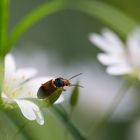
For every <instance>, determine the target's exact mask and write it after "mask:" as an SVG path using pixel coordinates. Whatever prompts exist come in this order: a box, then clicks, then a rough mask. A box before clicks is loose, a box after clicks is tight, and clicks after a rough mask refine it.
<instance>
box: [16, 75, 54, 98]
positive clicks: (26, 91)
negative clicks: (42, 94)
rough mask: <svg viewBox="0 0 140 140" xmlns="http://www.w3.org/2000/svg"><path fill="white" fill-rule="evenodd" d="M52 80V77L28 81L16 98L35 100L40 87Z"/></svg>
mask: <svg viewBox="0 0 140 140" xmlns="http://www.w3.org/2000/svg"><path fill="white" fill-rule="evenodd" d="M51 79H53V78H52V77H39V78H35V79H32V80H29V81H28V82H26V83H25V84H23V85H22V86H23V87H24V88H23V90H22V91H21V92H20V94H19V95H18V97H17V98H20V99H22V98H37V91H38V89H39V88H40V86H41V85H42V84H43V83H45V82H47V81H49V80H51Z"/></svg>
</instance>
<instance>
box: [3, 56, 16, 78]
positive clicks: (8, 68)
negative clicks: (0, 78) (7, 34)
mask: <svg viewBox="0 0 140 140" xmlns="http://www.w3.org/2000/svg"><path fill="white" fill-rule="evenodd" d="M15 70H16V64H15V60H14V58H13V56H12V55H11V54H7V55H6V56H5V79H7V78H9V77H10V76H11V75H12V74H13V73H14V72H15Z"/></svg>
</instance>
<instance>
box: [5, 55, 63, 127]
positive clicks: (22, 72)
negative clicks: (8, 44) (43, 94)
mask: <svg viewBox="0 0 140 140" xmlns="http://www.w3.org/2000/svg"><path fill="white" fill-rule="evenodd" d="M36 73H37V71H36V70H35V69H33V68H26V69H16V64H15V60H14V58H13V57H12V55H10V54H8V55H6V57H5V75H4V84H3V92H2V99H3V102H4V103H5V104H13V103H17V104H18V106H19V108H20V109H21V112H22V114H23V115H24V117H25V118H27V119H29V120H36V121H37V122H38V123H39V124H40V125H43V124H44V118H43V116H42V113H41V110H40V109H39V107H38V106H37V105H36V104H35V103H33V102H31V101H30V100H29V99H33V98H37V91H38V89H39V87H40V86H41V84H42V83H44V82H46V81H48V80H50V79H51V78H50V77H42V78H41V77H40V78H33V76H35V75H36ZM62 100H63V97H60V99H58V100H57V102H58V103H59V102H61V101H62Z"/></svg>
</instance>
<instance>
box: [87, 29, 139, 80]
mask: <svg viewBox="0 0 140 140" xmlns="http://www.w3.org/2000/svg"><path fill="white" fill-rule="evenodd" d="M89 39H90V41H91V42H92V43H93V44H95V45H97V46H98V48H100V49H101V50H103V53H100V54H98V56H97V58H98V60H99V61H100V62H101V63H102V64H104V65H106V66H108V67H107V69H106V71H107V73H109V74H112V75H123V74H133V75H135V76H137V77H138V78H139V79H140V29H137V30H134V31H133V32H132V33H130V34H129V36H128V38H127V40H126V44H124V43H123V42H122V41H121V40H120V38H119V37H118V36H117V35H116V34H115V33H113V32H111V31H110V30H108V29H104V30H103V31H102V35H98V34H95V33H93V34H91V35H90V36H89Z"/></svg>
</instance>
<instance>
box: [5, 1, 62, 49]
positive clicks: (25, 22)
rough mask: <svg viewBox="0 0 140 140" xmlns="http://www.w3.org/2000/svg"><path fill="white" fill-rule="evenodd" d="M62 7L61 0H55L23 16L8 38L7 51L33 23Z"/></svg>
mask: <svg viewBox="0 0 140 140" xmlns="http://www.w3.org/2000/svg"><path fill="white" fill-rule="evenodd" d="M63 8H64V1H63V0H56V1H51V2H47V3H43V4H42V5H40V6H39V7H38V8H36V9H35V10H34V11H32V12H31V13H30V14H28V15H27V16H25V17H24V18H23V19H22V20H21V22H20V23H18V24H17V25H16V27H15V28H14V29H13V32H12V33H11V35H10V38H9V40H8V42H7V48H8V49H7V51H8V50H9V49H10V48H11V47H12V46H13V45H14V44H15V43H16V42H17V41H18V40H19V39H20V37H21V36H22V35H23V34H24V33H25V32H26V31H27V30H28V29H29V28H30V27H32V26H33V24H35V23H37V22H39V21H40V20H41V19H43V18H45V17H46V16H49V15H50V14H53V13H56V12H58V11H60V10H62V9H63Z"/></svg>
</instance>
